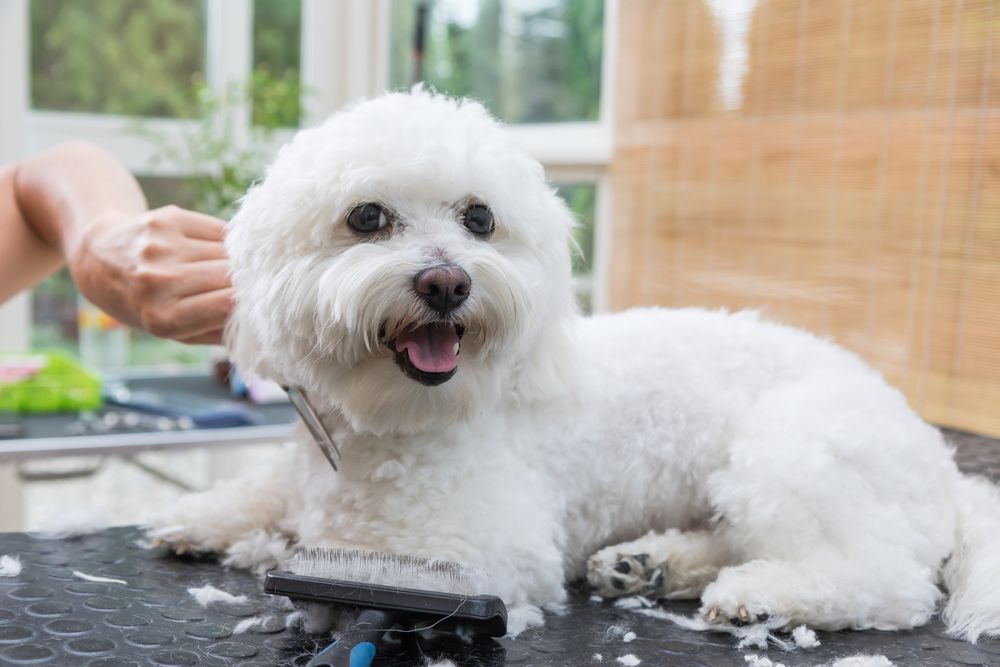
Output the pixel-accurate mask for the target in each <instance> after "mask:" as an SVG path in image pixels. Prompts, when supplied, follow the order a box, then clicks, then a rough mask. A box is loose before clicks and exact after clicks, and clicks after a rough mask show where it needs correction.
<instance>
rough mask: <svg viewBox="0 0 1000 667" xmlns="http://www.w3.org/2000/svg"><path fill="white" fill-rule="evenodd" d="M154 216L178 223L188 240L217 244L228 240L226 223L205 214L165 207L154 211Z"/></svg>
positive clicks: (175, 207)
mask: <svg viewBox="0 0 1000 667" xmlns="http://www.w3.org/2000/svg"><path fill="white" fill-rule="evenodd" d="M153 215H154V216H157V217H161V218H163V219H165V220H170V221H172V222H174V223H176V224H177V227H178V228H179V229H180V231H181V233H182V234H184V236H187V237H188V238H192V239H201V240H204V241H215V242H220V241H222V240H223V239H225V238H226V223H225V221H223V220H219V219H218V218H214V217H212V216H210V215H205V214H204V213H199V212H197V211H189V210H187V209H183V208H179V207H177V206H165V207H163V208H160V209H156V210H155V211H153Z"/></svg>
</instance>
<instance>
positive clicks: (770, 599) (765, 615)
mask: <svg viewBox="0 0 1000 667" xmlns="http://www.w3.org/2000/svg"><path fill="white" fill-rule="evenodd" d="M782 571H783V568H782V567H781V566H775V565H774V564H771V563H765V562H763V561H756V562H752V563H746V564H743V565H741V566H737V567H729V568H725V569H723V570H722V571H721V572H720V573H719V577H718V578H717V579H716V580H715V581H714V582H712V583H711V584H709V585H708V587H707V588H705V591H704V593H703V594H702V596H701V610H700V611H701V614H702V616H703V617H704V619H705V620H706V621H708V622H709V623H712V624H716V625H733V626H744V625H753V624H756V623H765V622H767V623H770V622H772V621H774V622H779V623H781V622H788V621H792V620H794V619H795V618H798V617H800V616H801V606H802V602H801V600H800V599H799V598H798V597H797V596H796V595H795V594H794V593H795V591H793V590H789V588H788V585H787V581H784V580H782V579H781V578H780V575H781V573H782ZM788 577H791V574H788Z"/></svg>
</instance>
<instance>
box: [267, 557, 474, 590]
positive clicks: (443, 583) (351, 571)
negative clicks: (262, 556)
mask: <svg viewBox="0 0 1000 667" xmlns="http://www.w3.org/2000/svg"><path fill="white" fill-rule="evenodd" d="M282 569H284V570H286V571H288V572H291V573H292V574H298V575H301V576H304V577H317V578H320V579H339V580H341V581H352V582H356V583H361V584H380V585H382V586H398V587H400V588H415V589H419V590H425V591H438V592H443V593H456V594H459V595H479V594H487V593H489V591H488V590H487V577H486V575H485V573H483V572H482V571H481V570H478V569H476V568H474V567H471V566H468V565H463V564H461V563H454V562H451V561H445V560H430V559H427V558H419V557H416V556H405V555H397V554H387V553H382V552H378V551H367V550H364V549H320V548H309V549H297V550H296V551H295V553H293V554H292V556H291V557H290V558H289V559H288V560H286V561H285V562H284V563H283V564H282Z"/></svg>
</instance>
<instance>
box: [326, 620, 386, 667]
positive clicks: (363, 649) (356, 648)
mask: <svg viewBox="0 0 1000 667" xmlns="http://www.w3.org/2000/svg"><path fill="white" fill-rule="evenodd" d="M395 623H396V614H394V613H392V612H389V611H385V610H384V609H362V610H361V612H360V613H359V614H358V617H357V618H356V619H355V621H354V624H353V625H352V626H351V627H349V628H347V630H346V631H345V632H344V634H343V635H341V637H340V639H338V640H337V641H335V642H334V643H332V644H330V645H329V646H327V647H326V648H325V649H323V650H322V651H320V652H319V653H317V654H316V655H315V656H313V659H312V660H310V661H309V663H308V664H307V665H306V667H369V666H370V665H371V664H372V660H374V659H375V647H376V646H377V645H378V642H379V641H380V640H381V639H382V635H384V634H385V633H386V631H387V630H388V629H389V628H391V627H392V626H393V625H395Z"/></svg>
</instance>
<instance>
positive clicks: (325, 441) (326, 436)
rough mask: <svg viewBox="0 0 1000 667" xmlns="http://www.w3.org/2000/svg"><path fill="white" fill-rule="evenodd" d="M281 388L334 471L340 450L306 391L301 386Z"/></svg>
mask: <svg viewBox="0 0 1000 667" xmlns="http://www.w3.org/2000/svg"><path fill="white" fill-rule="evenodd" d="M282 389H284V390H285V393H286V394H288V400H290V401H291V402H292V405H293V406H295V411H296V412H298V413H299V417H302V423H304V424H305V425H306V428H307V429H309V432H310V433H311V434H312V437H313V440H315V441H316V444H317V445H319V449H320V451H321V452H323V456H325V457H326V460H327V461H329V462H330V465H331V466H333V469H334V471H336V470H337V461H339V460H340V458H341V457H340V450H339V449H337V444H336V443H335V442H334V441H333V438H331V437H330V433H329V432H328V431H327V430H326V427H325V426H323V421H322V420H321V419H320V418H319V414H318V413H317V412H316V409H315V408H313V406H312V403H310V402H309V399H308V398H307V397H306V392H305V391H303V390H302V388H301V387H282Z"/></svg>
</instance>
